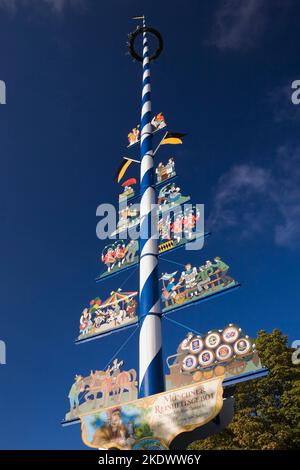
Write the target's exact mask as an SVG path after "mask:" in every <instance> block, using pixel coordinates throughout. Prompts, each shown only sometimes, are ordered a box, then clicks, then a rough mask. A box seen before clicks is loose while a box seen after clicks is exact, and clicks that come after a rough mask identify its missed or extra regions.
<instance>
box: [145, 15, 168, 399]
mask: <svg viewBox="0 0 300 470" xmlns="http://www.w3.org/2000/svg"><path fill="white" fill-rule="evenodd" d="M142 30H143V90H142V109H141V141H140V154H141V170H140V184H141V202H140V217H141V219H140V220H141V223H140V277H139V279H140V283H139V285H140V310H139V312H140V313H139V315H140V338H139V396H140V397H145V396H148V395H153V394H155V393H159V392H162V391H163V390H164V370H163V360H162V339H161V338H162V335H161V319H162V316H161V309H160V298H159V280H158V278H159V276H158V247H157V210H156V206H155V204H156V196H155V188H154V169H153V165H154V163H153V148H152V125H151V119H152V117H151V80H150V56H149V48H148V40H147V28H146V24H145V18H143V28H142ZM153 228H154V230H153Z"/></svg>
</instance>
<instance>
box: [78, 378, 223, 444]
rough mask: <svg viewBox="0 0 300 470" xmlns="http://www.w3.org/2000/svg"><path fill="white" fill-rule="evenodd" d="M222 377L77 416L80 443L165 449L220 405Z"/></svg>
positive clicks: (201, 422) (198, 424) (204, 422)
mask: <svg viewBox="0 0 300 470" xmlns="http://www.w3.org/2000/svg"><path fill="white" fill-rule="evenodd" d="M222 380H223V377H217V378H214V379H211V380H207V381H205V382H202V383H201V384H199V383H194V384H193V385H188V386H187V387H182V388H180V389H177V390H172V391H171V392H163V393H159V394H157V395H152V396H149V397H146V398H141V399H139V400H135V401H132V402H128V403H125V404H122V405H120V406H117V407H111V408H108V409H103V410H101V411H98V412H94V413H88V414H85V415H81V416H80V419H81V424H82V439H83V442H84V444H86V445H87V446H88V447H92V448H95V449H111V448H115V449H120V450H129V449H133V450H158V449H168V448H169V446H170V444H171V442H172V441H173V440H174V439H175V438H176V437H177V436H178V435H179V434H181V433H183V432H187V431H192V430H194V429H196V428H198V427H200V426H204V425H205V424H206V423H208V422H209V421H211V420H212V419H213V418H214V417H215V416H216V415H218V414H219V412H220V410H221V409H222V406H223V387H222Z"/></svg>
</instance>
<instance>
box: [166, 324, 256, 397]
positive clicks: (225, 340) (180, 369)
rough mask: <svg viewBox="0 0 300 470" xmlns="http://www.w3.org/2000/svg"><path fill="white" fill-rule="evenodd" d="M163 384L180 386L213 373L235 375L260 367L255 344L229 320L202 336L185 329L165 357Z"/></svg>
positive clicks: (172, 386) (198, 380)
mask: <svg viewBox="0 0 300 470" xmlns="http://www.w3.org/2000/svg"><path fill="white" fill-rule="evenodd" d="M166 362H167V366H168V368H169V374H167V375H166V388H167V390H170V389H172V388H177V387H182V386H184V385H188V384H191V383H194V382H197V383H198V382H202V381H205V380H208V379H211V378H213V377H219V376H224V377H225V379H226V378H229V377H238V376H240V375H242V374H247V373H249V372H254V371H258V370H260V369H262V365H261V362H260V359H259V357H258V353H257V351H256V348H255V344H254V343H253V341H252V340H251V338H249V336H248V335H246V334H245V333H244V332H243V331H242V329H241V328H240V327H239V326H237V325H233V324H229V325H227V326H226V327H225V328H224V329H223V330H213V331H209V332H208V333H207V334H206V335H205V336H200V335H196V334H194V333H192V332H190V333H188V334H187V335H186V337H185V338H184V339H183V340H182V342H181V343H180V344H179V346H178V348H177V352H176V354H173V355H171V356H169V357H168V358H167V361H166Z"/></svg>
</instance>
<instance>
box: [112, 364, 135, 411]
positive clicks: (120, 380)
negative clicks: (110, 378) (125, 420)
mask: <svg viewBox="0 0 300 470" xmlns="http://www.w3.org/2000/svg"><path fill="white" fill-rule="evenodd" d="M127 390H128V392H129V401H130V400H132V399H133V398H135V397H133V396H132V395H133V393H134V392H136V390H137V380H136V371H135V370H134V369H130V370H128V371H122V372H120V373H119V374H118V375H117V377H116V378H115V382H114V383H113V390H112V391H113V393H114V394H115V395H118V403H120V402H121V399H122V396H123V393H124V392H125V391H127Z"/></svg>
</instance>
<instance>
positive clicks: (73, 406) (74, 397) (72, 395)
mask: <svg viewBox="0 0 300 470" xmlns="http://www.w3.org/2000/svg"><path fill="white" fill-rule="evenodd" d="M83 390H84V384H83V377H82V375H76V376H75V382H74V383H73V385H72V387H71V388H70V391H69V395H68V398H69V401H70V413H71V415H72V414H73V413H76V412H77V410H78V407H79V394H80V393H81V392H83Z"/></svg>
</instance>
